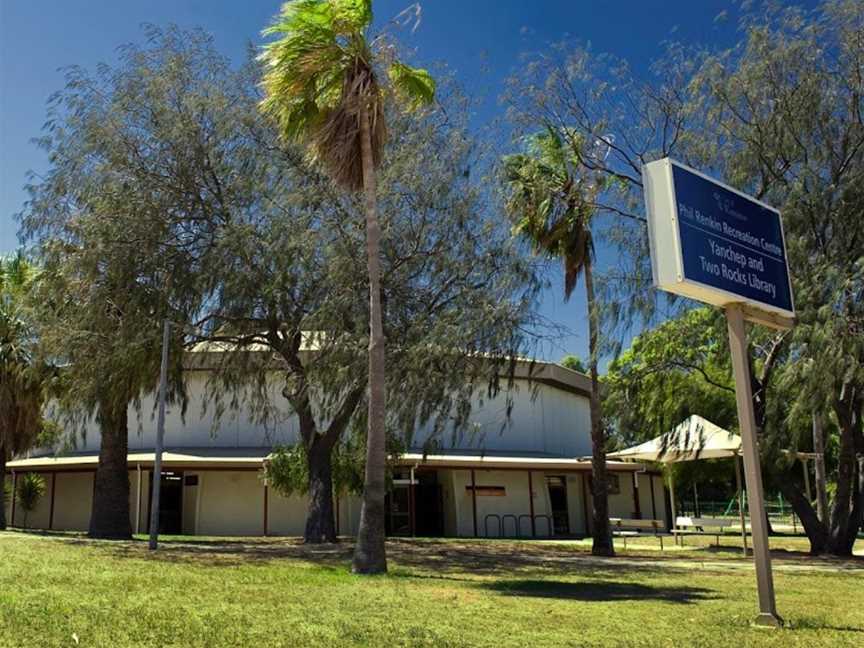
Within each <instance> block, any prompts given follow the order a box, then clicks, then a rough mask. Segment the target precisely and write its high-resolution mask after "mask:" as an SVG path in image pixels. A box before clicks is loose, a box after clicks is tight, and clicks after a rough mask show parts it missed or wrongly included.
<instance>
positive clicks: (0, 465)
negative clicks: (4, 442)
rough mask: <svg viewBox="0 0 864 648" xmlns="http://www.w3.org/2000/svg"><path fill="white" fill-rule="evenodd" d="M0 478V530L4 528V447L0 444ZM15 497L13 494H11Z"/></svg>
mask: <svg viewBox="0 0 864 648" xmlns="http://www.w3.org/2000/svg"><path fill="white" fill-rule="evenodd" d="M0 479H2V480H3V481H2V486H3V502H2V506H0V531H5V530H6V497H5V495H6V448H5V447H3V446H0ZM12 497H15V494H14V493H13V494H12Z"/></svg>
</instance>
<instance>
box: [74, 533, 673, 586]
mask: <svg viewBox="0 0 864 648" xmlns="http://www.w3.org/2000/svg"><path fill="white" fill-rule="evenodd" d="M64 540H65V541H66V542H67V543H69V544H80V545H87V546H90V547H94V548H97V549H98V550H101V551H105V552H107V553H110V554H111V555H112V556H113V557H115V558H119V559H136V560H147V561H151V560H152V561H160V562H169V563H185V564H192V565H199V566H203V567H236V566H241V565H250V566H251V565H262V566H263V565H267V564H271V563H272V562H273V561H279V560H293V561H297V562H304V563H308V564H314V565H318V566H321V567H333V568H342V569H346V570H347V569H349V568H350V563H351V556H352V553H353V550H354V544H353V542H352V541H351V539H347V538H346V539H342V540H341V541H340V542H339V543H337V544H319V545H316V544H303V542H302V540H300V539H299V538H287V537H284V538H283V537H269V538H220V539H215V538H208V539H192V538H186V537H173V538H172V537H166V538H161V539H160V541H159V549H158V551H155V552H151V551H149V550H148V548H147V541H146V540H144V539H135V540H125V541H111V542H104V541H100V540H90V539H88V538H86V537H85V536H79V537H66V538H64ZM387 555H388V559H389V560H390V561H391V564H392V565H393V567H395V568H397V569H401V570H404V571H403V575H411V576H415V577H425V576H434V577H439V578H440V577H445V576H454V577H459V576H464V575H471V576H504V577H506V576H520V575H522V576H528V575H539V574H558V575H561V574H563V575H567V574H571V575H583V576H584V575H586V574H588V573H590V574H591V575H593V576H598V575H600V574H601V573H609V574H617V573H621V572H622V571H626V572H627V573H644V574H649V573H658V572H661V571H662V572H663V573H665V574H669V573H674V572H679V571H681V570H680V569H676V568H675V567H672V566H671V565H658V564H657V563H656V562H655V561H652V562H646V563H645V564H644V565H635V564H633V562H632V561H630V562H629V563H628V564H616V563H615V560H614V559H612V560H609V561H603V563H602V564H601V565H598V564H595V563H593V562H592V561H591V555H590V554H589V553H587V552H585V551H578V550H574V549H572V548H565V547H561V546H555V545H548V544H541V543H538V544H534V543H508V542H477V541H458V540H443V541H442V540H432V539H424V540H407V539H395V538H391V539H388V541H387Z"/></svg>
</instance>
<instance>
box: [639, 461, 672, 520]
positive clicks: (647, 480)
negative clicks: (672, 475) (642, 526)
mask: <svg viewBox="0 0 864 648" xmlns="http://www.w3.org/2000/svg"><path fill="white" fill-rule="evenodd" d="M652 488H653V490H654V509H653V510H652V507H651V489H652ZM664 498H665V492H664V490H663V477H662V476H661V475H650V474H647V473H641V474H640V475H639V506H641V507H642V517H643V518H644V519H654V520H660V521H661V522H663V523H665V522H666V500H665V499H664Z"/></svg>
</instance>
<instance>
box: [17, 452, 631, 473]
mask: <svg viewBox="0 0 864 648" xmlns="http://www.w3.org/2000/svg"><path fill="white" fill-rule="evenodd" d="M270 451H271V449H270V448H176V449H169V450H165V452H164V454H163V455H162V466H163V468H164V469H166V470H171V469H175V470H176V469H187V470H195V469H196V468H210V469H220V468H222V469H226V470H231V469H237V468H241V469H249V468H253V469H254V468H261V466H263V465H264V462H265V461H266V459H267V457H268V456H269V455H270ZM154 460H155V455H154V454H153V451H152V450H150V451H134V450H133V451H132V452H130V453H129V454H128V462H129V469H130V470H134V469H135V468H136V467H138V466H140V467H142V468H151V467H152V466H153V463H154ZM98 463H99V454H98V453H97V452H90V453H81V454H72V455H67V456H50V455H49V456H40V457H30V458H21V459H16V460H14V461H9V462H8V463H7V464H6V469H7V471H12V470H15V471H27V470H59V471H63V470H82V469H92V470H95V469H96V466H97V464H98ZM397 463H398V464H400V465H402V466H413V467H421V466H423V467H429V468H452V469H470V468H476V469H479V470H500V469H504V470H508V469H520V470H563V471H570V470H585V471H588V470H590V469H591V462H590V461H588V460H585V459H578V458H566V457H537V456H513V455H508V456H501V455H490V454H485V455H484V454H476V455H463V454H435V455H432V454H430V455H423V454H422V453H418V452H407V453H405V454H403V455H401V456H400V457H399V458H398V459H397ZM608 465H609V467H610V468H611V469H613V470H623V471H635V470H639V469H641V468H642V466H640V465H639V464H635V463H629V462H627V463H625V462H615V461H610V462H609V464H608Z"/></svg>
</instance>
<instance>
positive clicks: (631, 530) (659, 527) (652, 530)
mask: <svg viewBox="0 0 864 648" xmlns="http://www.w3.org/2000/svg"><path fill="white" fill-rule="evenodd" d="M609 526H610V527H612V535H614V536H618V537H620V538H623V539H624V548H625V549H626V548H627V538H628V537H633V536H640V535H652V536H654V537H655V538H660V550H661V551H662V550H663V536H665V535H667V533H666V529H665V525H664V524H663V522H661V521H660V520H635V519H626V518H609Z"/></svg>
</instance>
